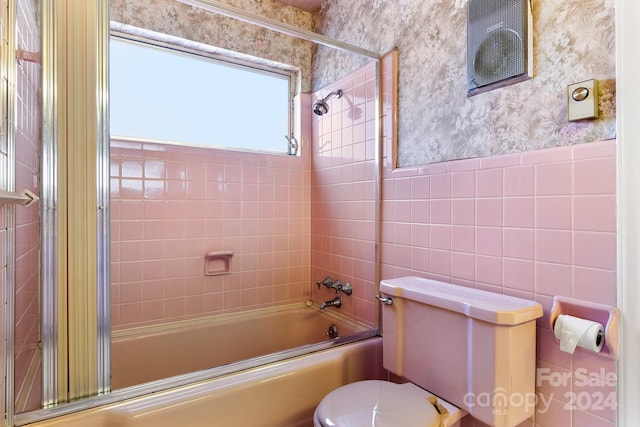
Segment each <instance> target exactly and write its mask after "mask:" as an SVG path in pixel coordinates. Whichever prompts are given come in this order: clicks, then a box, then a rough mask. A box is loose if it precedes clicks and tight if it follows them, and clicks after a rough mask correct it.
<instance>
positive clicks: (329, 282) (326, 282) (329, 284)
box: [316, 276, 333, 289]
mask: <svg viewBox="0 0 640 427" xmlns="http://www.w3.org/2000/svg"><path fill="white" fill-rule="evenodd" d="M316 285H318V289H320V285H322V286H324V287H326V288H333V279H332V278H331V276H327V277H325V278H324V280H322V281H321V280H320V279H317V280H316Z"/></svg>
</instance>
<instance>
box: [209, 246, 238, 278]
mask: <svg viewBox="0 0 640 427" xmlns="http://www.w3.org/2000/svg"><path fill="white" fill-rule="evenodd" d="M231 258H233V251H210V252H207V253H206V254H205V256H204V274H205V276H219V275H221V274H229V273H231Z"/></svg>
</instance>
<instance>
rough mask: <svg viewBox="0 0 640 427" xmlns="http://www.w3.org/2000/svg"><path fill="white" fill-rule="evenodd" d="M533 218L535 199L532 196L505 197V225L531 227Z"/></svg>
mask: <svg viewBox="0 0 640 427" xmlns="http://www.w3.org/2000/svg"><path fill="white" fill-rule="evenodd" d="M534 218H535V199H534V198H533V197H505V198H504V225H505V227H528V228H533V226H534V223H535V221H534Z"/></svg>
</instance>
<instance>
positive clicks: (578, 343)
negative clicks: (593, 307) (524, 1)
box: [553, 314, 604, 354]
mask: <svg viewBox="0 0 640 427" xmlns="http://www.w3.org/2000/svg"><path fill="white" fill-rule="evenodd" d="M553 333H554V335H555V336H556V338H557V339H559V340H560V350H562V351H565V352H567V353H571V354H573V352H574V351H575V350H576V347H581V348H584V349H586V350H589V351H593V352H596V353H599V352H600V350H602V346H603V345H604V328H603V327H602V325H601V324H600V323H598V322H593V321H591V320H587V319H581V318H580V317H574V316H569V315H567V314H561V315H559V316H558V318H557V319H556V323H555V324H554V325H553Z"/></svg>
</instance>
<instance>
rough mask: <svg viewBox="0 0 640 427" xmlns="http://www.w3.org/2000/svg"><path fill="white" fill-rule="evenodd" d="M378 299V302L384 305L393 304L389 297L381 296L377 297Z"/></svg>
mask: <svg viewBox="0 0 640 427" xmlns="http://www.w3.org/2000/svg"><path fill="white" fill-rule="evenodd" d="M376 298H377V299H378V301H380V302H381V303H383V304H386V305H391V304H393V300H392V299H391V298H389V297H382V296H380V295H376Z"/></svg>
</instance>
